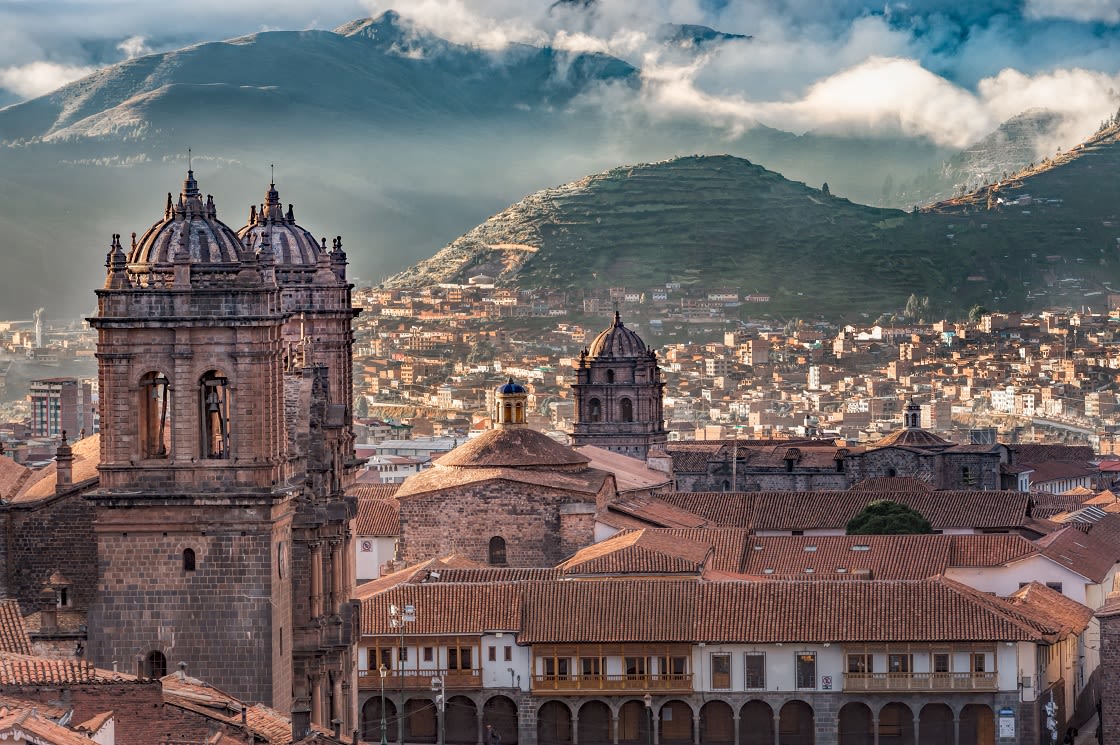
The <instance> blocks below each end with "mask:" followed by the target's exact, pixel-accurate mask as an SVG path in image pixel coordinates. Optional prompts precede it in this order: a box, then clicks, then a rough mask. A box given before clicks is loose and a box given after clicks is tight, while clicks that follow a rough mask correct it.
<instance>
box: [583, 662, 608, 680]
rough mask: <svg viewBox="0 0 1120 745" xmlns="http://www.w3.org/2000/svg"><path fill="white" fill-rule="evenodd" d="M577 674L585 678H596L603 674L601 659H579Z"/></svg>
mask: <svg viewBox="0 0 1120 745" xmlns="http://www.w3.org/2000/svg"><path fill="white" fill-rule="evenodd" d="M579 674H580V675H582V676H583V677H585V678H598V677H599V676H600V675H602V674H603V658H601V657H580V658H579Z"/></svg>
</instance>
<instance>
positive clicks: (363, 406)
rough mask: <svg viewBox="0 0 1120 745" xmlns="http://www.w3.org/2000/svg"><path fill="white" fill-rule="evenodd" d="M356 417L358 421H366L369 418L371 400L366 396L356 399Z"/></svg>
mask: <svg viewBox="0 0 1120 745" xmlns="http://www.w3.org/2000/svg"><path fill="white" fill-rule="evenodd" d="M354 416H356V417H357V418H358V419H365V418H366V417H368V416H369V399H368V398H366V397H365V396H357V397H355V398H354Z"/></svg>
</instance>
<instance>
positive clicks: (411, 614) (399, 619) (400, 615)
mask: <svg viewBox="0 0 1120 745" xmlns="http://www.w3.org/2000/svg"><path fill="white" fill-rule="evenodd" d="M415 620H416V606H414V605H412V603H406V604H405V606H404V608H398V607H397V606H396V605H390V606H389V625H390V626H392V627H393V628H395V629H399V630H400V632H401V645H400V646H399V647H397V693H398V696H399V698H398V701H397V707H398V708H397V745H404V655H405V653H404V625H405V624H406V623H412V622H413V621H415Z"/></svg>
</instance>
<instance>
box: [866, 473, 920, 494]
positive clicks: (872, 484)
mask: <svg viewBox="0 0 1120 745" xmlns="http://www.w3.org/2000/svg"><path fill="white" fill-rule="evenodd" d="M848 491H874V492H900V491H919V492H921V491H933V487H932V486H930V485H929V484H927V483H926V482H924V481H922V480H921V479H916V478H914V477H912V476H873V477H872V478H869V479H864V480H863V481H860V482H859V483H858V484H853V485H852V486H850V487H848Z"/></svg>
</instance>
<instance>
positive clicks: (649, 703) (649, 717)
mask: <svg viewBox="0 0 1120 745" xmlns="http://www.w3.org/2000/svg"><path fill="white" fill-rule="evenodd" d="M642 701H645V703H646V721H647V723H648V726H647V727H646V739H647V740H648V742H649V745H653V696H651V695H649V694H648V693H647V694H646V695H644V696H642Z"/></svg>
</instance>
